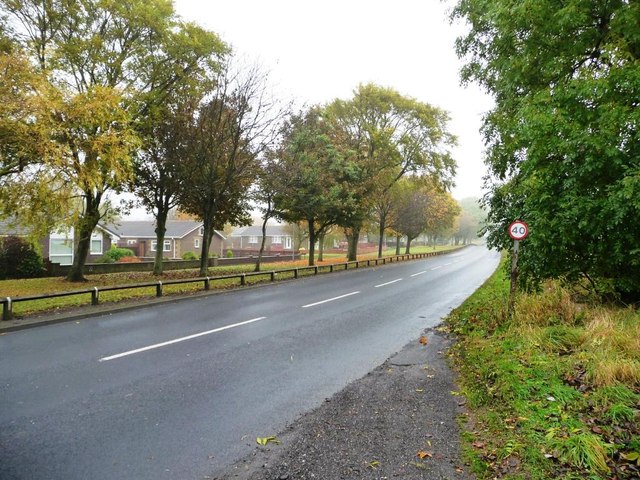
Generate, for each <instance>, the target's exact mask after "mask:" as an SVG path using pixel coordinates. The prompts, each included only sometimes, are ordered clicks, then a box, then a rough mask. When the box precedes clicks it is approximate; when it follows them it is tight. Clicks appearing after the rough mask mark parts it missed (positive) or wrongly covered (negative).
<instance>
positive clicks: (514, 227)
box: [509, 220, 529, 240]
mask: <svg viewBox="0 0 640 480" xmlns="http://www.w3.org/2000/svg"><path fill="white" fill-rule="evenodd" d="M527 235H529V226H528V225H527V224H526V223H524V222H521V221H520V220H516V221H515V222H513V223H512V224H511V225H509V236H510V237H511V238H513V239H514V240H523V239H525V238H526V237H527Z"/></svg>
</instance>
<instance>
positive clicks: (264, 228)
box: [253, 215, 268, 272]
mask: <svg viewBox="0 0 640 480" xmlns="http://www.w3.org/2000/svg"><path fill="white" fill-rule="evenodd" d="M267 220H268V217H267V216H266V215H265V218H264V221H263V222H262V242H260V251H259V252H258V259H257V260H256V266H255V268H254V269H253V271H254V272H259V271H260V263H261V262H262V254H263V253H264V246H265V244H266V243H267Z"/></svg>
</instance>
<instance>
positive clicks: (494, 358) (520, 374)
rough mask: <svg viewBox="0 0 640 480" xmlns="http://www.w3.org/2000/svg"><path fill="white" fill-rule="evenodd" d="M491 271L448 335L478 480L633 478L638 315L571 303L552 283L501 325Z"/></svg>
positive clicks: (638, 408) (500, 285)
mask: <svg viewBox="0 0 640 480" xmlns="http://www.w3.org/2000/svg"><path fill="white" fill-rule="evenodd" d="M507 296H508V281H507V280H506V278H505V275H504V270H502V269H500V270H498V272H496V274H495V275H494V276H493V277H492V278H491V279H490V280H489V281H487V283H486V284H485V285H484V286H483V287H482V288H481V289H480V290H478V291H477V292H476V293H475V294H474V295H473V296H472V297H471V298H470V299H468V300H467V301H466V302H465V303H464V304H463V305H462V306H461V307H460V308H458V309H456V310H455V311H454V312H452V314H451V315H450V317H449V318H448V320H447V328H448V329H449V330H450V331H452V332H453V333H455V334H456V335H457V336H458V342H457V344H456V347H454V349H453V351H452V357H453V359H454V362H455V364H456V366H457V368H458V370H459V371H460V373H461V390H462V392H461V393H462V394H463V395H464V396H465V397H466V399H467V406H468V408H469V410H470V413H469V415H468V417H466V418H464V419H463V424H464V429H465V430H466V433H465V434H464V436H465V443H466V449H465V451H466V453H465V456H466V460H467V461H468V462H469V464H470V465H471V467H472V471H473V472H474V473H475V474H476V475H477V476H478V478H481V479H488V478H513V479H548V478H560V479H620V480H621V479H632V478H634V479H638V478H640V426H639V423H640V422H639V421H640V314H639V313H638V312H637V311H636V310H634V309H630V308H626V309H623V308H614V307H605V306H602V305H588V304H584V303H576V301H574V299H573V295H572V292H571V291H570V290H567V289H566V288H563V287H562V286H561V285H560V284H559V283H557V282H549V283H547V284H545V285H544V288H543V289H542V291H541V292H540V293H538V294H521V295H520V296H519V298H518V300H517V302H516V312H515V314H514V316H513V318H511V319H507V318H505V311H506V305H507Z"/></svg>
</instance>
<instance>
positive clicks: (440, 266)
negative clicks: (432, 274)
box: [431, 265, 444, 270]
mask: <svg viewBox="0 0 640 480" xmlns="http://www.w3.org/2000/svg"><path fill="white" fill-rule="evenodd" d="M442 267H444V265H438V266H437V267H433V268H432V269H431V270H437V269H439V268H442Z"/></svg>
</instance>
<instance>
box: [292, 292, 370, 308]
mask: <svg viewBox="0 0 640 480" xmlns="http://www.w3.org/2000/svg"><path fill="white" fill-rule="evenodd" d="M358 293H360V292H351V293H346V294H344V295H340V296H339V297H333V298H327V299H326V300H322V301H320V302H315V303H310V304H308V305H303V306H302V307H301V308H309V307H315V306H316V305H322V304H323V303H327V302H333V301H334V300H340V299H341V298H344V297H350V296H351V295H357V294H358Z"/></svg>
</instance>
